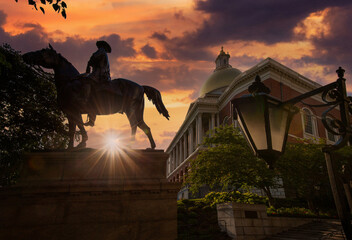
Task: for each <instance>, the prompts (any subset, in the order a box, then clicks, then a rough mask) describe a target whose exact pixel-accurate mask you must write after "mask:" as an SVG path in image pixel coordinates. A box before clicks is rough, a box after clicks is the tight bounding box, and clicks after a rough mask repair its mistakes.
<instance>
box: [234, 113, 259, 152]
mask: <svg viewBox="0 0 352 240" xmlns="http://www.w3.org/2000/svg"><path fill="white" fill-rule="evenodd" d="M238 124H239V125H240V128H241V132H242V134H243V135H244V137H245V138H246V140H247V142H248V144H249V146H250V147H251V149H252V151H253V153H254V154H256V152H255V148H254V147H253V145H252V143H251V142H250V140H249V138H248V135H247V132H246V131H245V130H244V126H243V122H242V119H241V118H238Z"/></svg>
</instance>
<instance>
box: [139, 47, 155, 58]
mask: <svg viewBox="0 0 352 240" xmlns="http://www.w3.org/2000/svg"><path fill="white" fill-rule="evenodd" d="M141 51H142V53H143V54H144V55H145V56H147V57H148V58H156V57H157V52H156V50H155V48H154V47H152V46H150V45H149V44H146V45H144V46H143V47H142V48H141Z"/></svg>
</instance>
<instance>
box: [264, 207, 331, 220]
mask: <svg viewBox="0 0 352 240" xmlns="http://www.w3.org/2000/svg"><path fill="white" fill-rule="evenodd" d="M266 212H267V214H268V216H273V217H279V216H280V217H311V218H316V217H319V218H332V217H334V218H336V213H332V212H318V213H317V212H313V211H311V210H309V209H307V208H302V207H291V208H274V207H268V208H267V210H266Z"/></svg>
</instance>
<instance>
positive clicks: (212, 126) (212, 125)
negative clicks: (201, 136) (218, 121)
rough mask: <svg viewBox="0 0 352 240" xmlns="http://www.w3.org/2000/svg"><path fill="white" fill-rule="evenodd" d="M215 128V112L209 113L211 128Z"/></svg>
mask: <svg viewBox="0 0 352 240" xmlns="http://www.w3.org/2000/svg"><path fill="white" fill-rule="evenodd" d="M214 128H215V113H212V114H211V130H214Z"/></svg>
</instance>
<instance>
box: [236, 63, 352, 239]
mask: <svg viewBox="0 0 352 240" xmlns="http://www.w3.org/2000/svg"><path fill="white" fill-rule="evenodd" d="M336 72H337V75H338V79H337V80H336V81H335V82H333V83H330V84H328V85H325V86H323V87H320V88H317V89H315V90H313V91H310V92H307V93H305V94H302V95H299V96H297V97H295V98H292V99H290V100H288V101H285V102H281V101H280V100H279V99H276V98H274V97H272V96H270V95H269V93H270V90H269V89H268V88H267V87H266V86H265V85H264V84H263V83H262V82H261V80H260V77H259V76H257V77H256V79H255V82H254V83H253V84H252V85H251V86H249V88H248V91H249V92H250V93H251V94H249V95H245V96H242V97H240V98H237V99H234V100H233V101H232V104H233V106H234V111H236V112H237V115H238V122H239V125H240V127H241V129H242V132H243V133H244V136H245V138H246V140H247V142H248V144H249V145H250V147H251V149H252V150H253V152H254V153H255V154H256V155H257V156H258V157H261V158H263V159H264V160H265V161H266V162H267V163H268V165H269V167H270V168H273V165H274V163H275V160H276V159H277V158H278V157H279V156H280V155H281V154H282V153H283V152H284V150H285V145H286V141H287V135H288V130H289V127H290V124H291V121H292V118H293V116H294V114H296V113H297V112H298V109H297V108H296V107H294V104H296V103H298V102H302V100H304V99H306V98H309V97H311V96H314V95H316V94H320V93H321V94H322V100H323V102H324V104H320V105H310V104H306V103H304V104H306V105H309V106H311V107H328V106H329V108H328V109H327V110H326V111H325V112H324V113H323V114H322V122H323V124H324V126H325V128H326V129H327V131H329V132H331V133H332V134H334V135H339V136H340V138H339V140H338V141H337V142H336V143H335V144H334V145H327V146H325V147H324V148H323V149H322V151H323V152H324V155H325V160H326V164H327V169H328V174H329V180H330V185H331V189H332V193H333V195H334V201H335V205H336V209H337V213H338V215H339V218H340V220H341V224H342V227H343V229H344V232H345V235H346V237H347V239H352V229H351V220H350V218H349V213H348V212H347V210H346V209H347V208H346V204H345V203H344V196H343V190H342V189H341V187H342V186H341V184H338V183H337V181H336V176H335V170H334V169H335V166H334V165H335V162H334V161H333V159H332V157H333V155H332V153H333V151H334V150H337V149H339V148H341V147H344V146H346V144H347V143H348V141H350V137H351V136H352V128H351V123H350V118H351V116H350V115H352V97H347V93H346V83H345V81H346V80H345V79H344V78H343V77H344V72H345V70H343V69H342V68H341V67H339V69H338V70H337V71H336ZM336 107H339V110H340V119H333V120H330V121H329V120H327V114H328V113H329V112H330V111H331V110H333V109H334V108H336ZM336 129H337V130H336Z"/></svg>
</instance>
